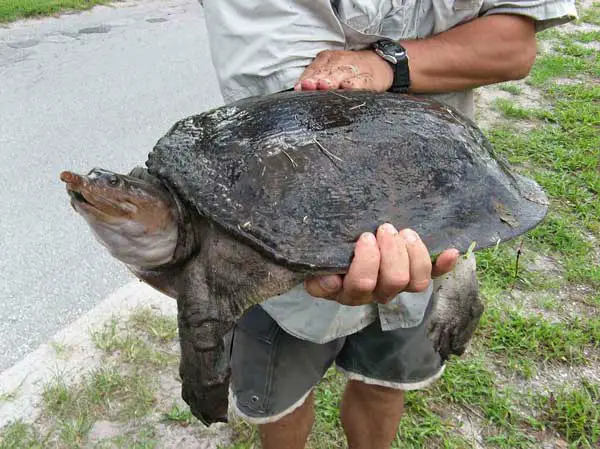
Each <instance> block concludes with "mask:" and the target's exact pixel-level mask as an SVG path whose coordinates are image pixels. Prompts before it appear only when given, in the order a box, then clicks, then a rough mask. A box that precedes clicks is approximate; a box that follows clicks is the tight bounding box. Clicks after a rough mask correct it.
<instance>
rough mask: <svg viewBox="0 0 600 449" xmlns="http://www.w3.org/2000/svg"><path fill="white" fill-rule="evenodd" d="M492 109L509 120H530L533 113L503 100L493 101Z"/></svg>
mask: <svg viewBox="0 0 600 449" xmlns="http://www.w3.org/2000/svg"><path fill="white" fill-rule="evenodd" d="M494 108H495V109H497V110H499V111H500V112H502V114H503V115H504V116H505V117H507V118H511V119H520V120H524V119H530V118H532V117H533V116H534V113H533V112H532V111H530V110H528V109H525V108H522V107H520V106H517V105H515V104H514V102H512V101H510V100H507V99H505V98H496V100H494Z"/></svg>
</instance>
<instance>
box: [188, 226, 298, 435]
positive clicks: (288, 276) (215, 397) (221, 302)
mask: <svg viewBox="0 0 600 449" xmlns="http://www.w3.org/2000/svg"><path fill="white" fill-rule="evenodd" d="M302 278H303V275H302V274H298V273H294V272H292V271H290V270H287V269H285V268H282V267H279V266H277V265H275V264H273V263H272V262H270V261H268V260H267V259H265V258H264V257H263V256H262V255H260V254H259V253H257V252H256V251H254V250H252V249H251V248H249V247H246V246H244V245H241V244H240V243H239V242H238V241H236V240H234V239H232V238H231V237H229V236H227V235H225V234H223V233H220V232H218V231H216V230H214V229H211V230H210V231H209V232H207V233H206V235H204V236H203V241H202V244H201V251H200V252H199V253H198V254H197V255H196V256H195V257H194V258H193V259H192V260H191V261H190V262H189V263H188V264H187V266H186V268H185V270H184V272H183V273H182V276H181V278H180V279H179V289H178V290H179V296H178V299H177V306H178V325H179V335H180V342H181V362H180V369H179V371H180V376H181V379H182V383H183V387H182V388H183V392H182V395H183V399H184V400H185V401H186V402H187V403H188V404H189V406H190V408H191V410H192V413H193V414H194V416H196V417H197V418H198V419H200V420H201V421H202V422H204V423H205V424H207V425H209V424H211V423H213V422H226V421H227V408H228V389H229V378H230V370H229V355H230V354H229V345H227V344H226V342H225V339H226V336H227V334H228V333H229V332H230V331H231V330H232V328H233V326H234V325H235V322H236V321H237V319H238V318H239V317H240V316H242V314H243V313H244V312H245V311H246V310H247V309H248V308H250V307H251V306H253V305H255V304H259V303H261V302H263V301H264V300H266V299H268V298H270V297H272V296H275V295H278V294H281V293H283V292H285V291H287V290H289V289H291V288H292V287H293V286H295V285H296V284H297V283H298V282H301V280H302Z"/></svg>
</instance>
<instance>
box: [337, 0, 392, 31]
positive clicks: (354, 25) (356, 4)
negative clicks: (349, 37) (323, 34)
mask: <svg viewBox="0 0 600 449" xmlns="http://www.w3.org/2000/svg"><path fill="white" fill-rule="evenodd" d="M394 1H395V0H338V1H336V2H333V6H334V10H335V12H336V15H337V17H338V19H339V21H340V22H341V23H342V25H344V26H346V27H348V28H350V29H352V30H354V31H357V32H358V33H362V34H366V35H371V36H373V35H379V34H381V28H382V22H383V18H384V17H385V16H386V14H387V13H388V12H389V11H390V10H391V9H392V7H393V3H394Z"/></svg>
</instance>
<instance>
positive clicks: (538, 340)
mask: <svg viewBox="0 0 600 449" xmlns="http://www.w3.org/2000/svg"><path fill="white" fill-rule="evenodd" d="M599 325H600V320H599V319H598V318H595V319H594V318H590V319H588V318H581V319H569V320H565V321H563V322H559V323H552V322H548V321H547V320H545V319H544V318H542V317H539V316H525V315H523V314H521V313H519V312H516V311H511V310H507V311H500V310H497V309H491V310H488V311H487V312H486V313H485V315H484V316H483V317H482V320H481V324H480V327H479V330H478V332H479V333H480V335H481V336H482V337H483V338H485V343H484V344H485V346H486V348H487V349H488V350H489V351H491V352H494V353H498V354H506V355H510V356H511V357H515V356H520V357H522V358H523V359H526V360H527V361H528V363H536V362H546V361H556V362H562V363H567V364H570V365H579V364H585V363H588V362H589V361H590V356H589V355H588V354H587V351H586V350H592V351H597V350H598V347H599V345H600V341H599V339H598V326H599Z"/></svg>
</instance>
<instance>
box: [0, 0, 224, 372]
mask: <svg viewBox="0 0 600 449" xmlns="http://www.w3.org/2000/svg"><path fill="white" fill-rule="evenodd" d="M221 103H222V100H221V96H220V94H219V91H218V86H217V82H216V77H215V74H214V72H213V69H212V63H211V59H210V55H209V52H208V44H207V35H206V29H205V26H204V19H203V17H202V9H201V7H200V6H199V4H198V3H197V1H195V0H170V1H155V0H149V1H138V2H131V1H128V2H125V3H118V4H116V5H115V6H114V7H97V8H95V9H94V10H92V11H89V12H84V13H80V14H72V15H65V16H61V17H58V18H47V19H42V20H33V21H23V22H18V23H15V24H12V25H10V26H7V27H4V28H0V342H1V346H0V349H1V350H0V371H2V370H3V369H5V368H7V367H9V366H11V365H12V364H13V363H14V362H16V361H17V360H19V359H20V358H22V357H23V356H24V355H25V354H27V353H28V352H30V351H31V350H33V349H35V348H36V347H37V346H38V345H39V344H41V343H43V342H44V341H46V340H47V339H48V338H49V337H50V336H51V335H53V334H54V333H56V332H57V331H58V330H59V329H61V328H62V327H63V326H65V325H66V324H68V323H70V322H72V321H74V320H75V319H76V318H77V317H79V316H80V315H81V314H83V313H84V312H86V311H88V310H89V309H91V308H92V307H93V306H94V305H96V304H98V303H99V302H100V301H101V300H102V299H103V298H104V297H106V296H107V295H108V294H110V293H111V292H113V291H114V290H115V289H117V288H119V287H120V286H122V285H123V284H125V283H126V282H129V281H131V279H132V276H131V275H130V274H129V273H128V272H127V271H126V269H124V268H123V267H121V266H120V265H119V264H118V263H117V262H116V261H114V260H113V259H111V258H110V256H109V255H108V254H107V253H106V252H105V250H104V249H103V248H102V247H100V245H99V244H98V243H97V242H96V241H95V240H94V239H93V237H92V235H91V233H90V232H89V231H88V228H87V225H85V223H84V221H83V220H82V219H81V218H80V217H78V216H77V215H76V214H75V213H74V211H72V209H71V207H70V206H69V202H68V198H67V195H66V193H65V189H64V185H63V184H62V183H61V182H60V181H59V180H58V175H59V173H60V171H61V170H64V169H69V170H74V171H85V172H87V171H88V170H89V169H91V168H92V167H94V166H100V167H104V168H107V169H111V170H114V171H123V170H129V169H130V168H132V167H133V166H134V165H135V164H139V163H143V161H144V160H145V158H146V154H147V153H148V151H150V150H151V148H152V146H153V144H154V143H155V142H156V140H157V139H158V138H159V137H160V136H161V135H162V134H164V133H165V132H166V131H167V130H168V129H169V127H170V126H171V125H172V124H173V123H174V122H175V121H176V120H178V119H180V118H183V117H184V116H186V115H190V114H193V113H199V112H202V111H204V110H206V109H208V108H210V107H214V106H217V105H219V104H221Z"/></svg>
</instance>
